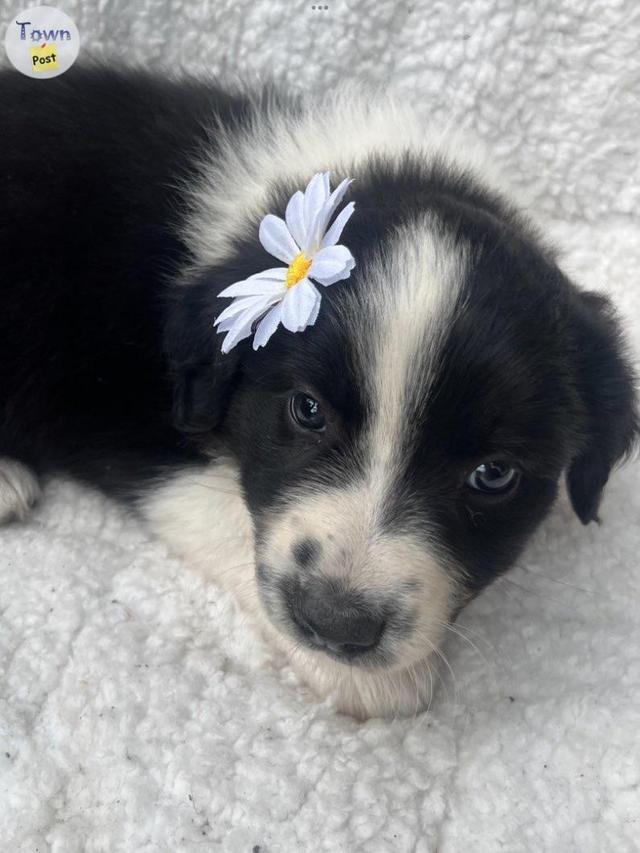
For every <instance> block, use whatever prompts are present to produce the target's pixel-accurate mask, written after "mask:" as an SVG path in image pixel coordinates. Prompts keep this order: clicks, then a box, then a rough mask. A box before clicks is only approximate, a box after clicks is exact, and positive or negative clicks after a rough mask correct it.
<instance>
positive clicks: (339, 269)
mask: <svg viewBox="0 0 640 853" xmlns="http://www.w3.org/2000/svg"><path fill="white" fill-rule="evenodd" d="M350 183H351V181H350V180H349V179H348V178H345V180H344V181H342V182H341V183H340V184H338V186H337V187H336V188H335V190H334V191H333V192H331V188H330V186H329V172H323V173H318V174H317V175H314V176H313V177H312V178H311V180H310V181H309V183H308V184H307V188H306V189H305V191H304V193H303V192H301V191H300V190H298V192H296V193H294V194H293V195H292V196H291V199H290V201H289V203H288V204H287V209H286V212H285V219H284V220H283V219H280V217H278V216H273V214H271V213H269V214H267V216H265V217H264V219H263V220H262V222H261V223H260V230H259V234H258V236H259V238H260V242H261V243H262V245H263V246H264V248H265V249H266V250H267V252H269V254H270V255H273V256H274V257H275V258H278V260H280V261H283V262H284V263H285V264H287V265H288V266H286V267H274V268H273V269H268V270H264V272H259V273H256V274H255V275H252V276H249V278H247V279H245V280H244V281H239V282H236V283H235V284H232V285H231V286H230V287H227V288H225V290H223V291H221V293H220V294H219V296H223V297H234V300H233V302H232V303H231V305H229V306H228V307H227V308H225V310H224V311H223V312H222V313H221V314H220V316H219V317H218V318H217V319H216V321H215V323H214V326H217V331H218V332H227V335H226V337H225V339H224V340H223V342H222V352H224V353H227V352H229V350H230V349H232V348H233V347H234V346H235V345H236V344H237V343H238V342H239V341H241V340H243V339H244V338H248V337H249V336H250V335H251V333H252V332H253V331H254V329H255V334H254V336H253V348H254V349H255V350H257V349H259V348H260V347H263V346H264V345H265V344H266V343H267V341H268V340H269V338H270V337H271V335H272V334H273V333H274V332H275V330H276V329H277V328H278V325H279V324H280V323H282V325H283V326H284V327H285V329H288V330H289V331H290V332H301V331H302V330H303V329H306V328H307V326H312V325H313V324H314V323H315V321H316V319H317V317H318V312H319V310H320V302H321V300H322V297H321V295H320V293H319V291H318V290H317V288H316V287H315V286H314V284H313V283H312V281H311V279H313V281H315V282H316V283H317V284H321V285H323V286H324V287H328V286H329V285H330V284H335V282H336V281H340V280H341V279H345V278H349V275H350V274H351V270H352V269H353V268H354V266H355V263H356V262H355V260H354V258H353V255H352V254H351V252H350V251H349V250H348V249H347V247H346V246H338V245H336V244H337V242H338V240H339V239H340V235H341V234H342V230H343V228H344V226H345V225H346V224H347V222H348V221H349V218H350V216H351V214H352V213H353V209H354V206H355V205H354V202H350V203H349V204H347V205H346V206H345V207H344V208H343V209H342V210H341V211H340V213H338V215H337V216H336V217H335V219H334V220H333V223H332V224H331V226H330V227H329V223H330V222H331V219H332V217H333V216H334V214H335V212H336V210H337V209H338V206H339V205H340V202H341V201H342V199H343V197H344V194H345V192H346V191H347V188H348V186H349V184H350ZM256 324H257V325H256Z"/></svg>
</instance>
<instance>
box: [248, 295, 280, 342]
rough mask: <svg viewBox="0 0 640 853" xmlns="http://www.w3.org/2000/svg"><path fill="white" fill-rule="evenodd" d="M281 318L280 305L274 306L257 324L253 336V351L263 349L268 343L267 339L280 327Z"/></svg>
mask: <svg viewBox="0 0 640 853" xmlns="http://www.w3.org/2000/svg"><path fill="white" fill-rule="evenodd" d="M281 318H282V305H275V306H274V307H273V308H272V309H271V311H269V312H268V313H267V314H265V316H264V317H263V318H262V320H260V322H259V323H258V326H257V328H256V333H255V335H254V336H253V348H254V349H256V350H257V349H260V347H263V346H265V344H267V343H268V341H269V338H270V337H271V335H272V334H273V333H274V332H275V330H276V329H277V328H278V326H279V325H280V320H281Z"/></svg>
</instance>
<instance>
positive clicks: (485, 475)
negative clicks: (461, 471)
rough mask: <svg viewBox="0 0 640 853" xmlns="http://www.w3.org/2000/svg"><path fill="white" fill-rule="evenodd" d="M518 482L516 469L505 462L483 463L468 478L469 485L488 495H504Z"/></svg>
mask: <svg viewBox="0 0 640 853" xmlns="http://www.w3.org/2000/svg"><path fill="white" fill-rule="evenodd" d="M517 480H518V472H517V471H516V469H515V468H512V467H511V466H510V465H507V464H506V463H504V462H483V463H482V465H478V467H477V468H476V469H475V471H472V472H471V474H469V476H468V477H467V485H468V486H471V488H472V489H475V491H476V492H482V493H483V494H486V495H502V494H504V493H505V492H508V491H509V490H510V489H512V488H513V487H514V486H515V484H516V482H517Z"/></svg>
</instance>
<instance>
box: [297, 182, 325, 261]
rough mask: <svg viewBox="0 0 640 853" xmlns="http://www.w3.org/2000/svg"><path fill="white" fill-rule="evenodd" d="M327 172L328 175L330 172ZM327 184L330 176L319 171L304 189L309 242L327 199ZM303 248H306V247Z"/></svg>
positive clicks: (306, 233)
mask: <svg viewBox="0 0 640 853" xmlns="http://www.w3.org/2000/svg"><path fill="white" fill-rule="evenodd" d="M326 174H327V176H328V172H327V173H326ZM327 186H328V177H325V175H324V174H323V173H322V172H318V173H317V174H316V175H314V176H313V177H312V178H311V180H310V181H309V183H308V184H307V188H306V190H305V191H304V205H303V214H304V227H305V238H306V241H307V243H308V242H309V237H310V236H311V233H312V230H313V227H314V225H315V222H316V220H317V218H318V214H319V213H320V211H321V210H322V208H323V206H324V204H325V202H326V200H327V196H328V191H327ZM302 248H303V249H304V247H302ZM305 254H306V252H305Z"/></svg>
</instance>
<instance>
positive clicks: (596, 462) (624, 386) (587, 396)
mask: <svg viewBox="0 0 640 853" xmlns="http://www.w3.org/2000/svg"><path fill="white" fill-rule="evenodd" d="M574 297H575V300H574V305H573V312H572V323H573V327H574V333H575V345H576V360H577V384H578V392H579V395H580V397H581V398H582V402H583V405H584V407H585V429H584V444H583V447H582V449H581V450H580V452H579V453H578V455H577V456H576V457H575V459H574V460H573V461H572V463H571V465H570V467H569V470H568V472H567V486H568V490H569V497H570V498H571V504H572V506H573V508H574V510H575V512H576V514H577V515H578V517H579V518H580V521H582V523H583V524H588V523H589V522H590V521H598V506H599V504H600V499H601V497H602V491H603V489H604V487H605V484H606V482H607V480H608V478H609V474H610V472H611V469H612V468H613V466H614V465H615V464H616V463H617V462H618V461H619V460H620V459H622V458H623V457H624V456H626V455H627V454H629V453H630V451H631V449H632V447H633V445H634V442H635V441H636V439H637V438H638V434H639V421H638V414H637V408H636V407H637V400H636V389H635V378H634V374H633V370H632V368H631V364H630V361H629V359H628V357H627V356H626V353H625V346H624V341H623V337H622V332H621V329H620V324H619V321H618V319H617V317H616V314H615V311H614V309H613V306H612V305H611V303H610V302H609V300H608V299H607V298H606V297H605V296H602V295H600V294H597V293H587V292H580V291H574Z"/></svg>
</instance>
